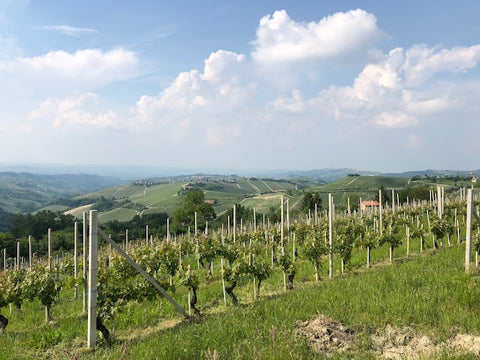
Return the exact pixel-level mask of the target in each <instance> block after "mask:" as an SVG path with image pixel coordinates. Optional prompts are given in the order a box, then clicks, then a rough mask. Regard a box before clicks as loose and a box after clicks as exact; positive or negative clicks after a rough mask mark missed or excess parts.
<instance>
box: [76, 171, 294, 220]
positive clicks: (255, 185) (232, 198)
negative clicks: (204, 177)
mask: <svg viewBox="0 0 480 360" xmlns="http://www.w3.org/2000/svg"><path fill="white" fill-rule="evenodd" d="M185 184H187V183H186V182H176V183H169V184H158V185H153V186H150V187H144V186H137V185H121V186H116V187H113V188H110V189H106V190H102V191H97V192H94V193H90V194H85V195H81V196H77V197H76V198H77V199H81V198H92V199H95V198H100V197H102V196H103V197H104V198H106V199H113V198H114V199H116V200H119V201H121V200H125V199H129V200H130V201H131V202H132V203H134V204H138V205H141V206H143V207H146V210H143V212H145V213H155V212H167V213H168V214H169V215H172V214H173V212H174V211H175V209H176V208H177V207H178V195H177V194H178V192H179V190H181V188H182V186H183V185H185ZM198 186H200V188H201V189H202V190H203V191H204V193H205V198H206V199H212V200H216V201H217V203H216V204H215V205H214V209H215V212H216V213H217V214H222V213H223V212H224V211H226V210H228V209H231V207H232V206H233V204H235V203H242V204H244V203H245V204H247V205H246V206H249V207H255V206H259V208H258V209H259V211H265V212H268V211H269V209H270V207H271V206H273V207H275V208H276V207H278V206H279V203H280V197H281V196H282V194H284V193H271V192H272V191H279V190H284V191H287V190H295V188H296V186H295V184H293V183H289V182H281V181H279V182H277V181H271V180H258V179H246V178H242V179H238V180H237V181H236V182H227V181H207V182H205V183H203V184H201V185H198ZM265 193H271V194H269V195H262V194H265ZM299 196H300V195H296V196H294V197H293V198H292V200H291V203H292V204H293V203H294V202H296V201H297V200H298V198H299ZM265 200H268V201H265ZM245 204H244V205H245ZM83 211H86V210H85V208H82V209H79V210H78V211H75V210H72V211H71V213H72V214H73V215H75V216H77V217H81V216H82V212H83ZM136 213H137V212H136V211H134V210H132V209H127V208H117V209H114V210H112V211H109V212H107V213H105V214H102V215H101V216H100V221H101V222H106V221H109V220H114V219H118V220H120V221H122V220H129V219H131V218H132V217H133V216H134V215H135V214H136ZM117 215H118V216H119V217H118V218H117V217H115V216H117Z"/></svg>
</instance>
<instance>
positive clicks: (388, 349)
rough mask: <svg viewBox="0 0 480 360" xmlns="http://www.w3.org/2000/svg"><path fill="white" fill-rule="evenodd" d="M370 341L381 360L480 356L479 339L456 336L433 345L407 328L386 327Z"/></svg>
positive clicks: (462, 335) (461, 335) (432, 341)
mask: <svg viewBox="0 0 480 360" xmlns="http://www.w3.org/2000/svg"><path fill="white" fill-rule="evenodd" d="M372 340H373V342H374V344H375V345H376V348H377V349H378V352H377V354H378V355H379V356H378V357H379V358H382V359H410V360H416V359H421V358H435V357H436V356H438V357H440V356H441V354H442V353H443V352H447V353H455V354H467V353H468V354H475V355H477V356H479V355H480V337H479V336H474V335H468V334H458V335H456V336H455V337H453V338H450V339H447V340H446V341H445V342H441V343H435V341H434V340H432V339H431V338H430V337H428V336H426V335H418V334H416V333H415V332H414V331H413V330H412V329H411V328H409V327H402V328H396V327H393V326H391V325H387V326H386V327H385V330H383V331H377V333H376V334H375V335H373V336H372Z"/></svg>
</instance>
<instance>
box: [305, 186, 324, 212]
mask: <svg viewBox="0 0 480 360" xmlns="http://www.w3.org/2000/svg"><path fill="white" fill-rule="evenodd" d="M315 204H317V209H318V210H320V209H321V208H322V198H321V197H320V194H319V192H318V191H315V192H310V191H307V192H306V193H305V195H303V198H302V210H303V211H304V212H307V213H308V210H310V211H314V210H315Z"/></svg>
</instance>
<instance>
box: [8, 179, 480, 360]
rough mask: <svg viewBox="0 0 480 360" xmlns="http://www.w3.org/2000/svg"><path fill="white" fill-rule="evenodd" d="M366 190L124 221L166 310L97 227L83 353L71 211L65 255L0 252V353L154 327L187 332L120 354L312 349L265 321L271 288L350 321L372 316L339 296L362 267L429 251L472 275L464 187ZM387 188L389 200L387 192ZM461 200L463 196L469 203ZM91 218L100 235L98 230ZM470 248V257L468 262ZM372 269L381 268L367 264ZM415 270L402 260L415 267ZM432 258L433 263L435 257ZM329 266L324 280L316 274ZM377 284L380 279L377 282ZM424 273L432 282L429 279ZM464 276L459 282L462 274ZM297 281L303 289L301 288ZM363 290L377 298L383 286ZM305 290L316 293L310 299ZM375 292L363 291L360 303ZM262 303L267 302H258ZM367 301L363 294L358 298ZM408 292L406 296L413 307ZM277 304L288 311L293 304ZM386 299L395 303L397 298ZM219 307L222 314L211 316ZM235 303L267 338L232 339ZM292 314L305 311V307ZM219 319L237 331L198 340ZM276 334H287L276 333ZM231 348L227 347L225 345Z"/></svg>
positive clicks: (64, 347)
mask: <svg viewBox="0 0 480 360" xmlns="http://www.w3.org/2000/svg"><path fill="white" fill-rule="evenodd" d="M470 193H471V192H470V191H469V194H470ZM379 197H380V206H379V207H376V208H371V209H366V210H359V211H350V209H347V210H345V211H342V212H336V211H335V210H334V205H333V201H332V200H331V196H330V197H329V209H328V210H327V211H314V212H311V213H309V214H306V215H305V214H304V215H301V216H298V217H296V218H290V216H289V213H288V207H287V208H286V207H285V206H286V202H285V199H284V197H283V196H282V197H280V199H281V200H280V204H279V206H280V208H281V221H279V222H278V223H270V221H268V219H265V218H263V219H261V220H260V219H258V220H257V219H256V218H255V219H254V221H252V222H246V221H245V222H244V221H242V219H239V218H236V216H235V215H234V216H233V218H232V219H230V218H229V219H228V223H226V224H224V225H222V227H220V228H218V229H208V228H207V229H206V230H205V231H204V232H200V231H199V230H198V229H196V228H195V229H191V232H189V233H187V234H185V235H182V236H174V235H172V234H166V236H165V237H164V238H154V237H152V236H150V237H149V236H148V229H147V231H146V236H145V238H143V239H135V240H133V239H128V231H127V229H126V233H125V237H124V239H123V241H122V243H119V244H118V245H119V247H120V248H121V250H123V251H124V252H125V253H126V254H128V257H129V258H131V259H132V260H133V261H134V262H135V263H136V264H137V265H138V266H139V267H140V268H141V269H143V271H144V272H145V273H146V274H148V277H150V278H151V279H153V280H154V281H155V282H156V283H157V284H158V285H159V286H160V287H161V288H162V289H164V290H165V291H166V292H167V293H168V294H169V296H171V298H172V300H173V302H174V303H176V304H178V306H179V307H180V310H178V308H176V307H175V306H172V304H171V303H170V302H169V301H167V299H166V298H165V296H164V295H162V294H161V293H160V292H159V291H158V289H156V288H155V287H154V286H152V285H151V283H150V282H149V281H147V280H146V278H145V277H144V276H142V275H141V274H140V273H139V272H138V271H137V270H136V269H135V268H134V267H133V266H131V264H129V262H128V260H127V259H126V258H125V257H124V256H122V255H121V254H120V253H119V252H118V251H116V250H115V246H113V247H112V245H110V244H108V243H107V241H103V240H101V241H100V242H99V243H100V246H99V249H98V256H97V257H96V259H97V261H98V268H97V271H98V277H97V281H98V283H97V288H96V289H97V296H96V318H95V325H96V329H97V330H98V332H99V337H98V341H97V344H96V345H97V346H96V350H95V352H89V351H87V350H86V348H87V347H88V346H87V315H86V314H87V307H88V301H87V293H88V290H89V289H88V288H87V286H86V285H87V269H88V265H89V264H88V261H87V253H88V246H87V242H88V236H87V233H88V227H87V225H88V223H87V221H86V219H87V217H86V216H84V222H83V223H82V224H77V225H80V226H82V225H83V226H82V228H83V233H82V231H79V230H78V229H79V228H78V227H77V226H76V228H75V243H76V244H77V240H78V245H77V246H76V249H77V250H75V251H74V254H70V255H67V256H65V257H63V258H59V259H53V258H52V256H51V255H49V256H48V257H47V258H45V259H34V260H32V258H29V259H28V261H23V262H22V261H20V259H18V260H17V259H13V261H9V259H8V258H7V254H6V252H5V251H4V252H3V269H4V270H3V271H2V272H0V309H1V315H0V331H1V332H2V334H1V335H0V348H2V349H4V352H3V353H0V359H1V358H83V357H88V358H90V357H91V358H96V357H98V358H129V357H128V356H129V355H131V352H134V351H136V350H135V349H134V348H135V347H136V346H137V345H136V344H138V343H140V342H141V341H138V339H145V338H146V339H147V341H146V342H147V343H149V342H151V340H149V339H150V338H149V334H148V332H149V331H151V332H152V333H159V332H160V333H163V334H164V336H165V339H166V338H169V341H171V342H172V343H173V344H174V343H175V342H179V341H180V339H179V338H181V337H182V333H183V334H184V335H183V336H186V337H192V338H194V339H197V341H198V343H197V344H196V345H193V344H191V345H190V346H191V347H188V348H187V347H186V345H179V346H178V347H179V348H175V349H174V346H172V344H170V345H168V346H167V345H165V348H166V349H169V350H168V351H170V353H164V352H162V354H163V355H160V353H155V351H153V350H145V349H143V350H141V351H144V353H143V355H138V354H137V356H135V355H131V356H132V358H138V356H140V357H142V356H143V357H144V358H152V357H153V358H155V357H159V358H165V357H172V358H211V359H214V358H230V357H232V356H233V357H236V358H237V357H238V358H254V357H259V358H291V357H313V356H314V353H313V350H312V349H311V348H310V347H309V346H308V344H307V341H306V340H305V339H304V338H302V339H301V340H298V344H296V345H293V343H292V340H286V339H285V338H288V337H291V336H292V335H291V333H288V332H286V330H285V329H283V330H282V329H280V328H278V327H277V325H275V324H277V323H278V324H283V321H284V319H282V317H284V318H285V319H288V318H290V316H291V315H289V314H285V313H284V312H283V311H282V310H279V308H280V305H279V304H280V303H281V302H282V301H290V302H291V303H292V304H297V305H296V306H298V307H300V308H303V307H304V308H305V309H310V311H313V312H315V311H318V310H312V309H311V308H312V307H313V308H315V306H318V307H321V308H323V309H324V311H328V309H329V308H330V310H331V313H330V314H329V315H330V316H334V315H339V314H336V313H339V310H337V307H335V305H334V304H333V303H331V302H333V301H334V300H335V301H337V302H339V303H340V304H341V303H343V304H344V305H343V308H348V309H356V310H355V311H356V312H355V315H354V314H351V316H352V317H351V321H352V319H354V321H352V322H351V323H352V324H356V325H358V324H360V323H365V324H368V323H369V321H374V322H375V324H377V322H379V323H381V322H382V320H378V319H376V318H375V317H372V319H370V320H369V319H368V316H371V315H369V312H368V311H367V310H366V309H363V310H362V309H359V308H358V304H357V305H355V304H354V303H353V302H354V301H358V303H362V302H361V301H360V300H358V297H359V296H360V295H361V290H360V291H358V287H357V286H359V287H360V288H363V289H364V290H365V294H367V293H368V292H369V291H373V292H375V291H377V290H378V289H377V290H375V289H372V288H371V284H370V282H372V283H375V281H376V280H375V276H377V275H374V274H376V273H380V271H386V272H385V273H384V274H387V275H385V276H387V277H388V276H390V277H392V279H393V278H394V276H400V277H401V275H393V271H395V273H397V272H401V271H405V272H406V273H408V271H409V270H408V267H409V266H410V267H413V266H414V265H409V263H412V264H417V263H421V264H422V265H421V266H423V267H425V268H428V267H429V266H430V265H431V267H432V269H430V270H428V269H424V276H425V277H427V278H428V277H429V276H432V277H435V275H434V274H433V275H432V273H431V271H439V270H438V269H437V268H436V267H437V266H438V267H440V266H443V265H436V264H437V262H438V261H439V259H441V261H443V262H446V263H448V264H449V265H448V267H449V268H450V269H453V273H454V274H455V276H462V278H461V282H462V281H463V282H468V281H470V280H469V279H474V280H472V281H476V280H475V277H472V275H469V274H465V270H464V266H465V261H464V260H466V258H465V246H466V247H467V251H468V250H469V248H468V247H469V246H472V247H473V249H474V250H475V252H477V257H478V250H480V242H479V241H478V230H475V229H478V226H473V229H474V230H475V231H473V232H472V230H470V229H469V228H472V225H471V223H472V222H471V216H469V211H470V213H474V211H472V210H471V209H472V207H473V208H475V206H478V204H479V202H478V200H475V201H474V202H473V204H472V203H470V204H467V203H468V201H467V200H468V199H467V195H466V193H465V191H460V193H458V194H453V196H452V195H451V196H450V197H449V198H445V197H444V194H443V193H442V191H441V189H440V188H439V190H438V193H433V192H432V196H431V200H430V201H416V200H415V199H409V200H408V202H406V203H403V204H400V203H395V202H394V203H393V204H390V205H388V204H385V205H384V204H383V203H382V201H381V197H382V194H381V193H380V194H379ZM392 198H393V199H395V197H394V196H393V194H392ZM467 205H468V206H470V209H469V210H467V208H468V206H467ZM233 214H235V211H234V212H233ZM90 216H92V212H91V213H90ZM90 230H91V229H90ZM99 231H100V233H101V234H103V232H102V231H101V229H100V230H99ZM105 236H107V234H105ZM101 238H102V237H100V239H101ZM80 239H81V240H83V244H82V243H81V241H80ZM465 239H467V241H465ZM470 239H472V241H473V243H472V244H470V242H469V240H470ZM465 244H466V245H465ZM9 255H10V256H12V255H14V254H9ZM476 259H477V258H476ZM476 259H475V264H474V266H472V268H474V267H475V265H477V260H476ZM436 261H437V262H436ZM469 261H470V260H469ZM390 264H391V265H390ZM429 264H430V265H429ZM438 264H440V263H438ZM441 264H443V263H441ZM418 266H420V265H418ZM466 266H467V270H469V271H467V272H468V273H472V272H473V269H470V268H469V266H468V264H467V265H466ZM383 268H387V270H381V269H383ZM389 269H394V270H389ZM418 269H420V268H416V270H414V271H415V272H417V273H418ZM442 269H443V268H442ZM388 271H389V272H388ZM441 271H442V272H443V271H444V272H447V270H445V269H443V270H441ZM332 278H333V279H337V278H338V279H337V280H335V281H330V280H329V279H332ZM357 278H358V279H360V280H358V279H357ZM362 279H363V280H362ZM402 279H403V281H404V282H405V283H404V284H403V285H404V286H405V288H407V286H410V285H412V284H411V282H412V281H413V282H415V281H417V283H416V284H414V288H416V289H417V291H418V292H419V293H420V292H421V289H422V286H427V285H425V283H424V282H423V281H424V280H423V279H422V280H420V279H419V278H417V277H416V276H411V277H410V278H408V279H407V278H402ZM427 280H428V279H427ZM357 281H360V283H359V284H360V285H357V284H356V282H357ZM361 281H363V283H362V282H361ZM427 282H428V281H427ZM387 283H388V281H387ZM392 283H394V281H393V280H392ZM389 285H392V284H384V285H383V286H386V287H388V286H389ZM399 286H400V287H401V286H402V285H399ZM431 286H432V287H434V286H435V281H434V280H433V279H432V281H431ZM339 287H343V288H344V289H347V290H346V291H347V293H351V296H352V298H351V299H350V300H349V299H347V298H343V299H342V298H339V296H341V295H339V294H344V295H343V296H345V294H346V293H345V290H343V292H342V290H338V288H339ZM468 287H469V288H472V285H471V284H470V285H468ZM334 289H337V290H334ZM355 289H357V290H355ZM437 290H438V289H437ZM334 291H338V293H335V292H334ZM390 291H391V292H392V293H391V295H392V297H393V293H394V292H400V293H401V292H402V290H401V289H396V288H390ZM470 291H472V292H471V293H469V294H468V302H467V300H465V299H461V301H460V302H461V303H462V302H467V304H465V305H466V306H467V307H468V308H469V311H472V312H474V313H475V315H476V317H477V318H478V315H479V314H480V301H479V300H478V295H479V294H478V292H479V290H477V287H473V289H470ZM354 293H355V294H354ZM358 293H360V294H358ZM306 294H309V295H308V297H306ZM326 294H329V295H328V296H327V295H326ZM310 296H312V297H310ZM377 296H378V297H382V296H383V297H387V298H389V299H390V297H389V295H388V294H387V295H385V294H377ZM404 296H405V297H408V296H410V294H409V295H404ZM435 296H437V295H432V301H438V299H437V298H436V297H435ZM475 296H476V298H475ZM329 299H330V300H329ZM353 299H357V300H353ZM436 299H437V300H436ZM316 301H318V303H317V305H314V304H316ZM377 301H378V300H377V299H374V298H371V304H376V303H377ZM388 301H391V300H388ZM422 301H423V302H424V303H425V304H421V305H422V309H423V310H424V311H426V312H428V311H434V310H432V309H430V310H428V309H429V308H430V307H432V308H435V306H440V304H437V303H429V302H428V299H423V300H422ZM329 302H330V303H329ZM269 304H271V306H272V309H275V310H270V309H269V306H270V305H269ZM319 304H323V305H322V306H320V305H319ZM325 304H329V305H328V306H326V305H325ZM371 304H369V305H365V306H366V307H367V308H368V307H369V306H372V305H371ZM411 305H412V308H415V306H416V305H415V304H411ZM288 306H290V305H288ZM337 306H338V305H337ZM404 306H405V305H404ZM380 307H381V306H380ZM183 309H184V310H183ZM182 311H183V312H184V315H182V314H181V313H182ZM275 311H279V313H277V314H276V315H274V318H275V320H274V321H273V325H272V324H270V323H269V322H268V321H267V322H266V323H268V324H269V325H268V328H265V326H264V325H262V322H263V319H264V317H265V318H267V317H268V316H269V315H267V314H268V313H270V312H275ZM290 311H291V312H292V313H293V314H295V313H296V312H298V311H299V310H298V309H297V310H292V309H290ZM352 311H353V310H352ZM389 311H392V309H389V310H385V309H384V313H383V315H384V316H385V318H384V319H388V318H389V317H392V314H390V313H389ZM395 311H396V312H399V311H403V312H406V313H408V309H403V310H399V309H396V310H395ZM412 311H414V310H412ZM219 314H226V315H225V317H220V315H219ZM311 315H313V314H311ZM249 316H253V317H254V318H252V319H250V322H251V321H254V322H257V324H256V325H255V326H254V327H253V329H255V330H254V333H255V334H256V336H257V337H258V338H264V337H265V336H266V337H267V338H269V342H268V344H269V345H268V346H264V348H262V345H261V342H260V343H259V344H258V345H257V344H255V343H250V344H245V343H242V342H241V341H240V340H239V339H242V336H243V338H245V339H247V338H248V336H247V335H246V334H242V332H245V331H246V332H248V331H250V330H245V328H246V326H245V325H244V324H243V323H244V322H248V321H249V319H248V317H249ZM299 316H300V317H305V316H306V314H302V315H299ZM339 316H340V317H342V315H339ZM362 316H363V317H362ZM462 316H463V315H462ZM462 316H460V317H459V319H457V320H458V321H464V324H465V327H466V328H465V329H462V330H464V331H473V332H477V333H478V332H479V331H480V327H479V326H480V324H478V323H477V322H471V321H466V320H465V319H463V318H462ZM232 319H234V320H232ZM296 320H300V319H299V318H297V319H296ZM302 320H307V319H305V318H303V319H302ZM342 320H343V321H346V319H342ZM229 321H230V322H231V324H232V325H231V327H230V328H227V329H228V330H224V331H227V332H229V333H230V336H231V337H232V339H236V341H240V343H239V344H237V345H233V344H229V345H228V344H227V345H226V344H221V343H220V342H219V343H215V342H212V341H207V340H205V339H202V336H203V335H205V336H207V335H206V334H208V333H211V332H212V328H213V327H215V326H216V325H215V324H217V323H219V322H225V324H228V323H229ZM232 321H233V322H232ZM383 321H385V320H383ZM394 321H395V320H392V322H394ZM415 321H416V319H415V315H414V313H412V314H410V315H409V319H408V321H405V320H403V321H400V322H404V323H405V324H406V323H408V322H412V323H415ZM448 321H449V322H448ZM448 321H447V323H449V324H450V325H451V326H450V328H448V325H445V324H443V323H442V324H441V326H443V327H444V328H445V329H443V330H445V331H446V332H447V333H448V332H450V331H452V328H454V327H459V326H461V323H460V324H459V323H458V322H455V321H454V320H452V319H449V320H448ZM225 324H223V326H225ZM233 324H237V325H233ZM289 324H290V325H289V326H293V325H292V324H294V321H293V320H292V319H290V323H289ZM405 324H401V325H405ZM383 325H385V324H383ZM218 326H219V327H221V326H222V325H220V324H218ZM237 326H238V327H237ZM447 328H448V330H446V329H447ZM100 334H101V335H100ZM202 334H203V335H202ZM437 335H438V334H437ZM217 336H218V334H217ZM438 336H440V337H441V336H442V335H438ZM443 336H445V335H443ZM254 338H255V337H254ZM208 339H211V338H210V337H208ZM284 340H285V344H290V347H289V346H287V345H285V344H283V345H282V342H283V341H284ZM165 341H166V340H165ZM232 341H235V340H232ZM365 341H366V340H365ZM206 342H208V343H206ZM367 343H368V341H367ZM130 346H132V348H130ZM257 346H258V347H257ZM361 346H363V347H361V351H363V352H365V354H367V355H365V358H371V357H368V356H373V355H372V354H373V353H374V349H373V345H371V344H370V345H368V344H366V345H365V344H363V345H361ZM94 347H95V346H94ZM182 347H183V349H182ZM232 347H233V348H232ZM265 347H266V349H265ZM234 349H235V351H237V352H235V353H232V352H231V351H234ZM138 351H140V350H138ZM149 351H150V352H149ZM152 351H153V352H152ZM156 351H160V350H158V349H157V350H156ZM162 351H163V350H162ZM165 351H167V350H165ZM217 351H218V352H217ZM357 351H358V349H357ZM255 352H257V353H255ZM334 353H335V352H334ZM9 354H11V355H9ZM13 354H14V355H13ZM79 354H80V355H79ZM167 354H168V356H167ZM299 354H301V355H300V356H299ZM335 354H336V353H335ZM368 354H370V355H368ZM350 355H351V354H350ZM10 356H12V357H10ZM317 356H318V354H317ZM335 356H339V357H341V356H345V358H349V356H348V351H347V353H346V355H341V353H339V354H336V355H335ZM472 356H473V355H472ZM452 358H453V357H452Z"/></svg>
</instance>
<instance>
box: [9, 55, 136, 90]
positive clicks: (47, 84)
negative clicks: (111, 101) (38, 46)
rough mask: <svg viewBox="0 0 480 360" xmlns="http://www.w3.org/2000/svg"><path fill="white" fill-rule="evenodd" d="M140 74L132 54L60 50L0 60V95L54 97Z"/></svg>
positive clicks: (134, 56)
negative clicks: (0, 93)
mask: <svg viewBox="0 0 480 360" xmlns="http://www.w3.org/2000/svg"><path fill="white" fill-rule="evenodd" d="M139 74H140V61H139V59H138V57H137V55H136V54H135V53H134V52H132V51H128V50H125V49H121V48H117V49H113V50H110V51H102V50H98V49H85V50H78V51H76V52H74V53H68V52H66V51H62V50H59V51H52V52H49V53H47V54H45V55H41V56H35V57H16V58H13V59H7V60H3V61H2V60H1V59H0V92H2V91H3V92H5V93H11V92H12V91H17V92H18V93H20V94H21V95H24V94H26V93H29V94H30V93H35V92H40V93H42V94H43V95H45V94H52V93H53V94H54V95H57V94H58V93H60V94H62V93H63V94H64V93H65V92H71V91H72V90H89V89H94V88H97V87H99V86H103V85H106V84H109V83H112V82H115V81H121V80H126V79H130V78H132V77H135V76H138V75H139Z"/></svg>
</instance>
